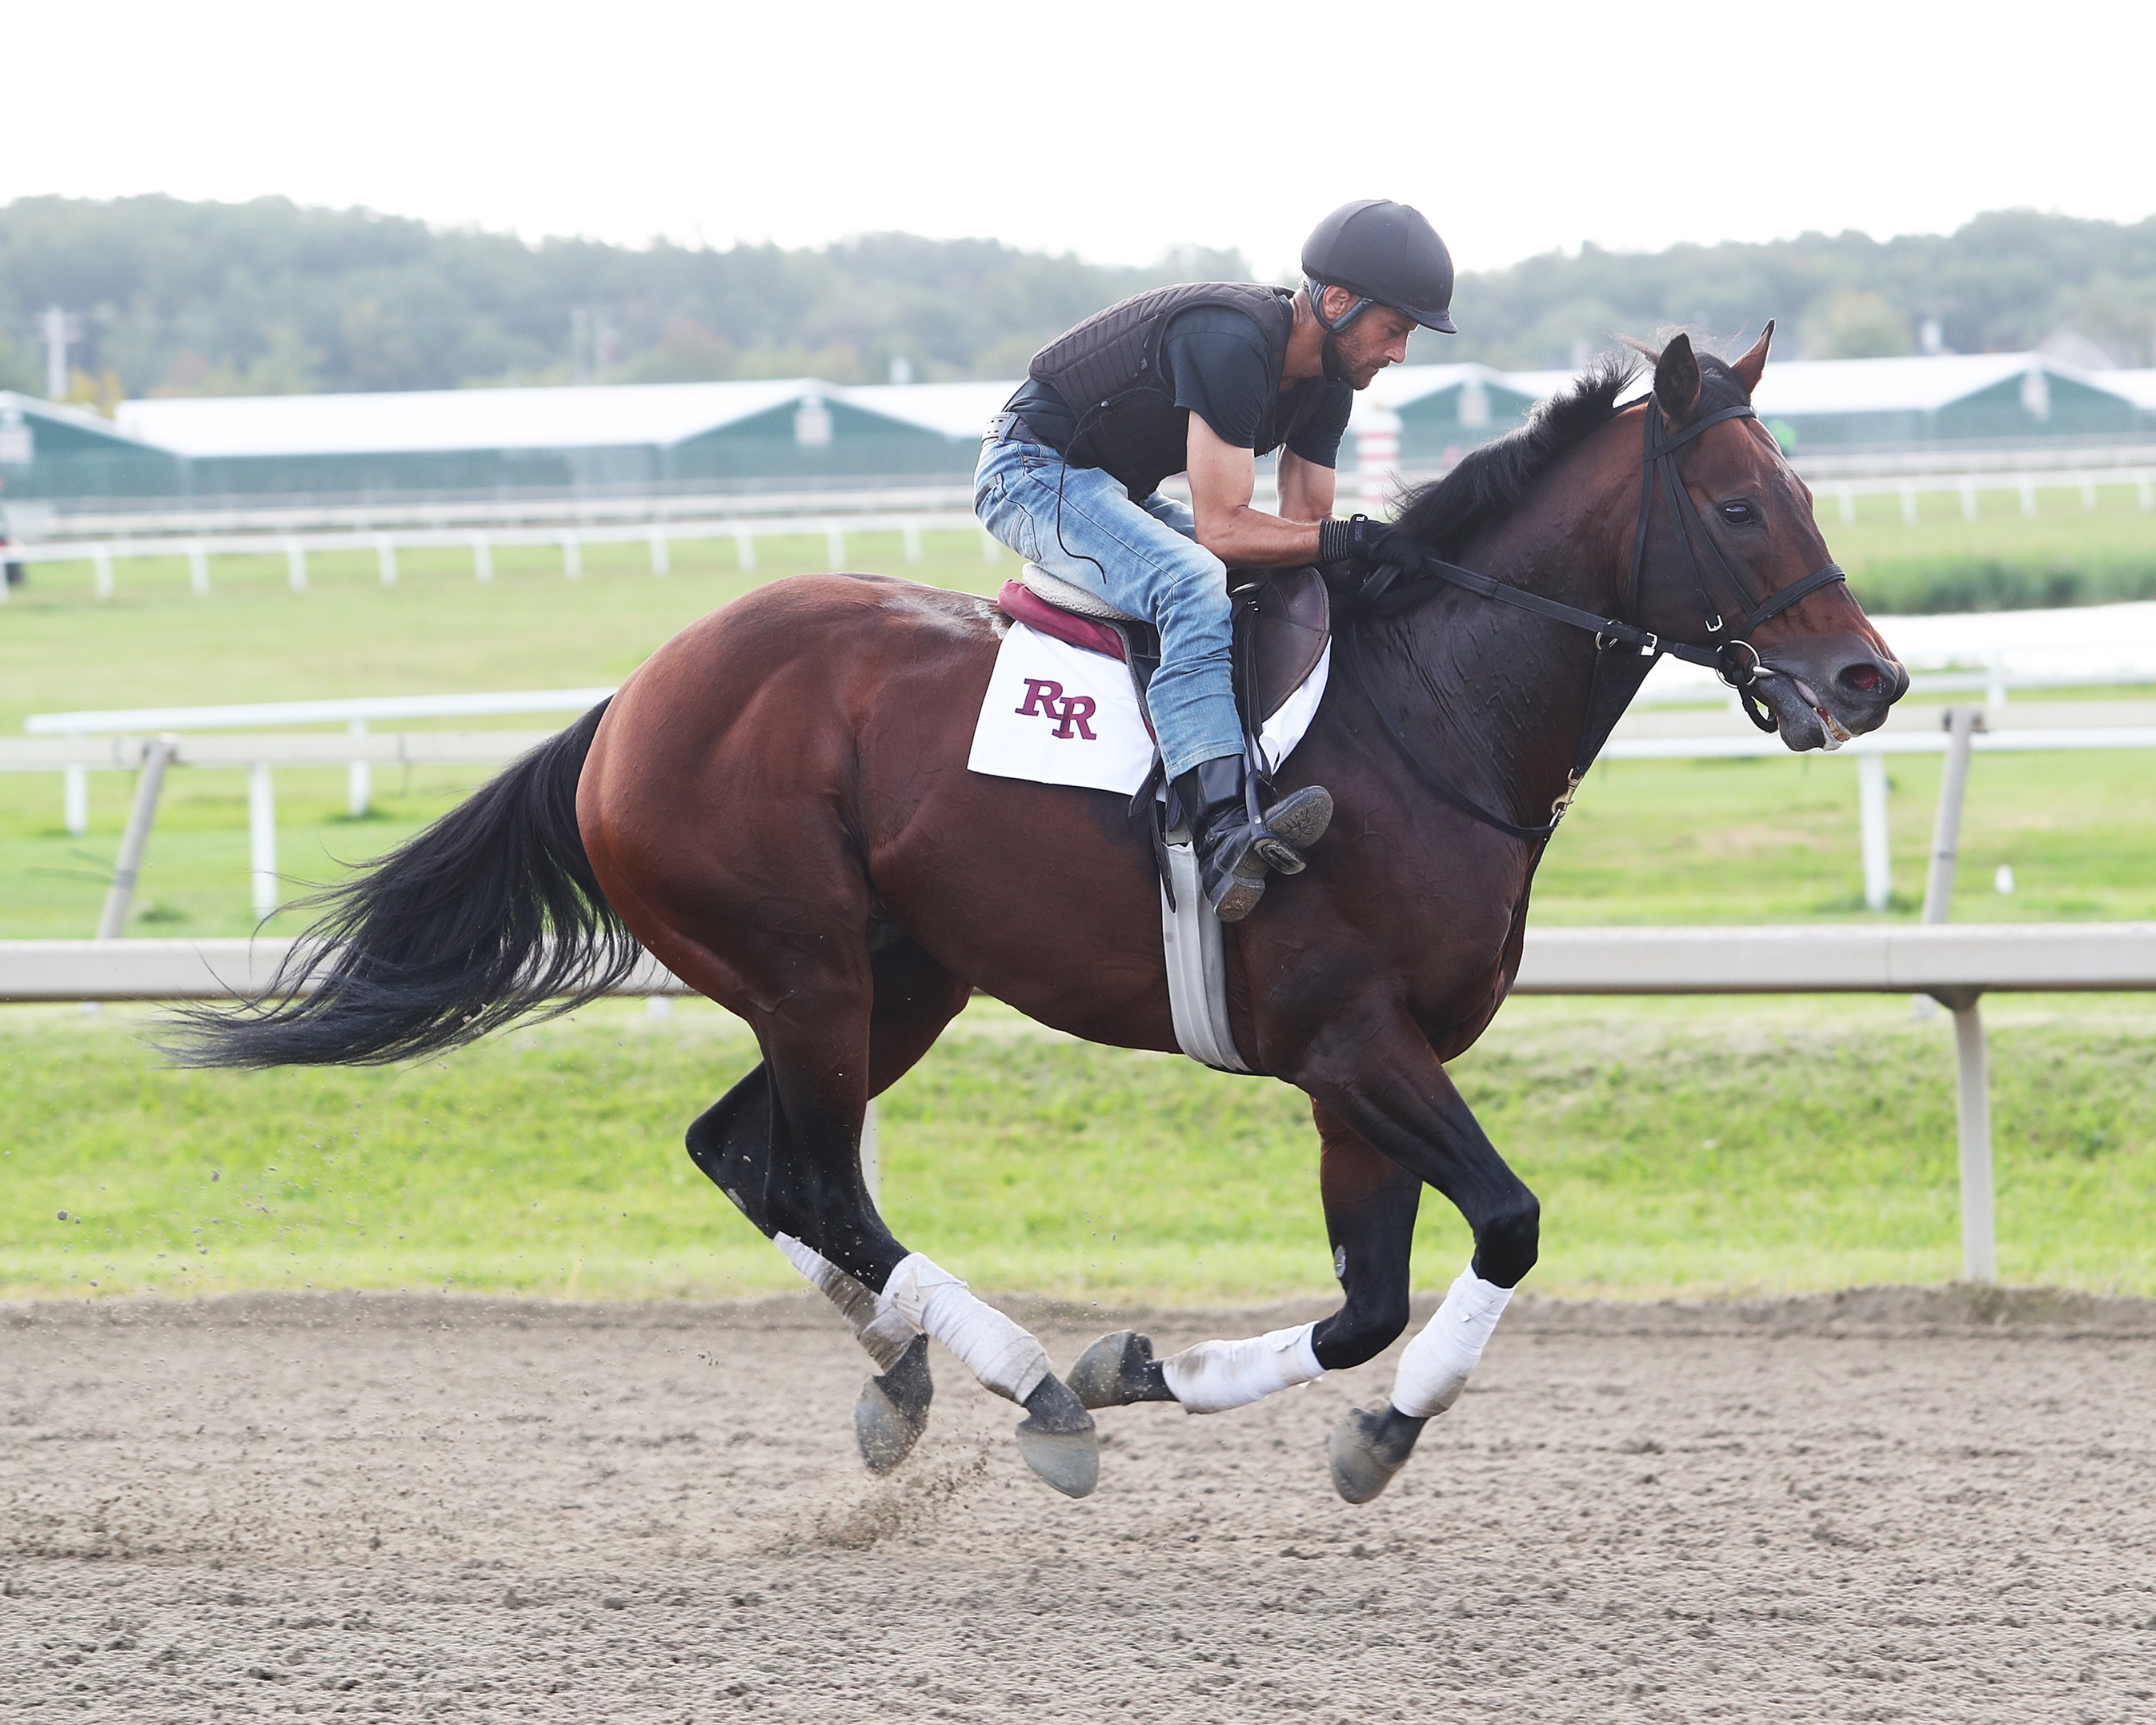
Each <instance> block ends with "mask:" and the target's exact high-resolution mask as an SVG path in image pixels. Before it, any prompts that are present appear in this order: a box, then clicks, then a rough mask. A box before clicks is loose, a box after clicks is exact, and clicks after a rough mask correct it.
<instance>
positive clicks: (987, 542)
mask: <svg viewBox="0 0 2156 1725" xmlns="http://www.w3.org/2000/svg"><path fill="white" fill-rule="evenodd" d="M1003 550H1004V548H1003V547H1002V546H1000V545H998V544H997V543H996V536H995V535H994V534H993V533H991V532H990V531H988V529H987V528H986V527H983V528H982V529H981V561H982V562H984V563H993V562H995V560H996V559H997V558H998V557H1001V556H1002V555H1003Z"/></svg>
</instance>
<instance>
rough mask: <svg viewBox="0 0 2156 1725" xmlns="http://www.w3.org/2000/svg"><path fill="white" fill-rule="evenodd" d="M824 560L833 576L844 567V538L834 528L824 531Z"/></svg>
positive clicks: (840, 532) (842, 533)
mask: <svg viewBox="0 0 2156 1725" xmlns="http://www.w3.org/2000/svg"><path fill="white" fill-rule="evenodd" d="M824 562H827V563H828V564H829V566H830V567H831V571H832V572H833V573H834V574H835V573H836V572H838V571H839V570H840V569H843V568H844V567H846V536H845V534H844V532H842V531H840V530H839V529H838V528H836V527H826V528H824Z"/></svg>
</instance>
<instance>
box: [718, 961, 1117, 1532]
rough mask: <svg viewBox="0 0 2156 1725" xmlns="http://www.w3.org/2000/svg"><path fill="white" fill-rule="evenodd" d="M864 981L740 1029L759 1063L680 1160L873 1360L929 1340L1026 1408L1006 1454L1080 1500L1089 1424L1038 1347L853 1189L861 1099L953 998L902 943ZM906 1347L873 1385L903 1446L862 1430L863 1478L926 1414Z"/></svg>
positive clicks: (805, 992)
mask: <svg viewBox="0 0 2156 1725" xmlns="http://www.w3.org/2000/svg"><path fill="white" fill-rule="evenodd" d="M864 968H870V967H864ZM873 976H874V985H873V988H847V987H844V986H837V987H834V988H829V990H821V989H817V988H814V987H801V986H797V987H796V988H793V990H792V991H791V992H789V993H787V994H786V995H784V996H783V1006H782V1007H781V1009H779V1010H777V1011H773V1012H771V1013H768V1014H752V1016H751V1019H750V1022H751V1024H752V1027H753V1028H754V1029H756V1031H757V1040H759V1042H761V1043H762V1046H763V1049H764V1051H765V1054H766V1056H767V1060H766V1064H765V1065H763V1066H760V1067H758V1068H757V1070H756V1071H755V1072H753V1073H752V1074H750V1076H748V1077H747V1078H746V1079H744V1080H743V1081H742V1082H741V1083H740V1084H739V1085H737V1086H735V1087H734V1089H733V1090H732V1091H730V1092H728V1094H727V1095H726V1097H725V1098H723V1099H722V1100H721V1101H720V1102H719V1103H718V1104H717V1106H715V1107H713V1108H712V1109H711V1111H709V1112H707V1113H706V1115H705V1116H704V1117H702V1118H701V1119H700V1120H698V1121H697V1122H696V1125H695V1126H694V1127H691V1128H690V1132H689V1153H690V1157H691V1158H693V1159H694V1160H695V1162H696V1165H697V1166H698V1167H699V1168H701V1169H702V1170H703V1171H704V1172H705V1173H706V1174H707V1175H709V1176H710V1177H711V1179H712V1180H713V1181H714V1182H715V1183H716V1184H717V1185H718V1187H719V1188H720V1189H721V1191H723V1192H725V1193H726V1195H727V1197H729V1198H730V1199H732V1200H733V1201H734V1203H735V1204H737V1206H738V1207H739V1208H740V1209H741V1210H742V1213H743V1214H745V1215H747V1217H748V1219H750V1220H751V1221H752V1222H753V1223H755V1224H756V1225H757V1227H758V1228H760V1229H762V1230H763V1232H764V1233H765V1234H766V1235H769V1236H771V1237H772V1238H773V1240H781V1243H782V1249H783V1250H787V1251H788V1256H789V1257H793V1258H794V1259H795V1261H796V1263H797V1265H798V1266H800V1267H803V1269H804V1271H806V1272H807V1273H808V1274H810V1276H811V1279H812V1280H816V1281H819V1286H825V1291H826V1292H827V1294H829V1295H830V1296H832V1297H833V1298H834V1301H837V1302H838V1303H839V1305H840V1307H841V1309H842V1310H845V1311H848V1312H849V1315H850V1317H857V1318H859V1319H860V1322H859V1324H858V1326H857V1333H859V1334H860V1335H861V1337H862V1339H863V1342H864V1345H869V1346H871V1353H872V1356H874V1355H875V1354H876V1353H878V1351H879V1350H880V1349H883V1348H887V1345H888V1343H891V1341H894V1340H896V1338H897V1337H899V1336H901V1335H906V1334H907V1333H908V1332H911V1337H920V1336H922V1335H927V1336H932V1337H935V1338H936V1339H937V1340H938V1341H940V1342H942V1343H943V1344H944V1345H945V1346H946V1347H947V1348H950V1349H951V1350H952V1352H953V1353H957V1355H958V1357H959V1358H960V1359H962V1361H963V1362H964V1363H966V1364H967V1366H968V1368H971V1369H972V1370H973V1373H974V1375H975V1376H976V1377H977V1378H979V1379H980V1380H981V1382H982V1383H983V1384H985V1385H986V1386H987V1387H988V1389H992V1390H994V1391H995V1392H996V1393H997V1394H1000V1395H1003V1396H1004V1397H1006V1398H1008V1399H1010V1400H1012V1401H1014V1402H1017V1403H1019V1404H1020V1405H1021V1406H1023V1407H1024V1409H1026V1412H1027V1414H1028V1418H1027V1419H1026V1420H1024V1422H1022V1423H1021V1424H1020V1425H1019V1450H1020V1452H1021V1453H1022V1454H1023V1455H1024V1457H1025V1460H1026V1461H1027V1463H1028V1465H1029V1466H1031V1467H1032V1468H1033V1469H1034V1471H1035V1472H1037V1473H1039V1475H1040V1476H1042V1477H1043V1478H1044V1479H1045V1480H1047V1481H1048V1482H1049V1483H1050V1485H1052V1486H1055V1488H1056V1489H1057V1490H1059V1491H1063V1492H1065V1493H1066V1494H1067V1495H1069V1496H1071V1497H1083V1496H1085V1495H1086V1493H1087V1492H1089V1491H1091V1490H1092V1489H1093V1486H1094V1484H1095V1482H1096V1480H1097V1478H1098V1475H1099V1459H1098V1452H1097V1447H1096V1438H1095V1435H1094V1432H1093V1426H1092V1420H1091V1417H1090V1416H1089V1415H1088V1414H1086V1410H1085V1409H1084V1407H1083V1406H1082V1405H1081V1404H1080V1403H1079V1401H1078V1399H1077V1398H1076V1397H1075V1396H1074V1395H1073V1394H1071V1393H1070V1391H1069V1390H1068V1389H1065V1387H1064V1385H1063V1384H1062V1383H1061V1382H1060V1380H1059V1379H1057V1378H1055V1374H1054V1373H1052V1372H1051V1371H1050V1368H1049V1364H1048V1357H1047V1354H1046V1353H1045V1350H1043V1349H1042V1348H1041V1346H1040V1344H1039V1342H1037V1341H1036V1340H1034V1337H1032V1336H1030V1335H1029V1334H1028V1333H1027V1332H1025V1331H1024V1330H1023V1329H1022V1328H1020V1327H1019V1326H1018V1325H1017V1324H1015V1323H1014V1322H1012V1321H1011V1320H1010V1319H1009V1318H1008V1317H1004V1315H1003V1314H1002V1313H1001V1312H997V1311H996V1310H995V1309H994V1308H993V1307H990V1306H988V1305H987V1304H986V1303H985V1302H984V1301H981V1300H979V1299H977V1298H976V1297H975V1296H973V1294H972V1293H971V1292H970V1291H968V1289H967V1287H966V1285H965V1284H964V1283H963V1282H962V1281H959V1280H958V1279H957V1277H956V1276H952V1275H950V1274H949V1273H948V1272H947V1271H943V1270H942V1269H941V1268H940V1267H939V1266H937V1265H936V1264H935V1263H933V1262H932V1260H929V1259H928V1258H927V1257H926V1256H924V1255H921V1254H920V1253H918V1252H908V1251H907V1250H906V1248H905V1247H904V1246H902V1245H900V1244H899V1242H898V1241H897V1240H896V1239H894V1238H893V1237H892V1235H891V1232H890V1230H888V1229H887V1228H885V1226H884V1224H883V1219H882V1218H881V1217H880V1215H878V1214H877V1213H876V1210H875V1205H874V1204H872V1203H871V1202H870V1199H869V1197H868V1194H867V1190H866V1189H865V1185H864V1184H863V1183H862V1179H861V1173H860V1129H861V1121H862V1117H863V1116H864V1114H865V1111H866V1109H867V1104H868V1098H869V1096H870V1094H871V1093H872V1089H880V1088H882V1087H883V1086H885V1085H886V1084H888V1083H890V1082H891V1081H892V1080H894V1079H896V1077H897V1076H899V1074H900V1073H901V1072H903V1071H904V1070H906V1067H907V1066H909V1065H911V1064H912V1063H913V1061H914V1060H917V1059H918V1058H919V1057H920V1055H921V1052H922V1050H925V1049H926V1048H927V1045H928V1044H929V1043H930V1042H932V1041H933V1040H934V1039H935V1034H936V1033H937V1031H940V1030H941V1029H942V1026H943V1024H945V1023H947V1022H948V1020H949V1019H950V1017H951V1015H952V1013H954V1012H955V1011H956V1010H957V1007H958V1005H960V1004H962V1003H963V999H964V994H963V992H962V988H960V986H959V985H958V984H957V983H956V981H955V979H952V978H949V977H948V976H947V974H944V973H941V972H940V970H937V968H934V967H932V964H931V962H930V961H928V960H927V959H926V957H925V956H923V955H920V954H919V953H918V952H917V951H916V950H915V949H912V948H911V947H910V945H908V944H906V943H899V944H898V945H897V946H896V947H893V948H891V949H887V950H886V952H885V953H882V954H879V955H878V957H877V960H876V961H875V963H874V964H873ZM939 978H940V981H939ZM849 1020H850V1021H851V1024H853V1025H854V1026H855V1027H856V1028H855V1030H854V1031H853V1033H852V1034H849V1032H848V1021H849ZM849 1049H851V1050H859V1052H857V1053H853V1054H849V1053H848V1052H847V1050H849ZM782 1236H784V1237H785V1238H784V1240H782V1239H781V1237H782ZM788 1241H790V1242H791V1243H792V1244H790V1245H789V1244H788V1243H787V1242H788ZM797 1252H799V1253H801V1254H803V1255H797ZM823 1266H828V1267H829V1270H830V1271H835V1272H837V1276H842V1277H844V1278H846V1279H847V1280H849V1281H850V1282H851V1283H852V1284H854V1285H855V1286H857V1287H858V1288H859V1289H860V1291H862V1292H868V1291H871V1290H880V1292H877V1293H875V1294H874V1296H873V1298H874V1302H875V1305H874V1310H873V1312H872V1313H871V1312H869V1311H868V1310H866V1309H865V1308H864V1307H862V1306H861V1304H860V1301H859V1300H858V1298H857V1297H856V1296H855V1295H854V1293H853V1292H852V1291H851V1289H850V1288H849V1287H848V1286H846V1285H845V1282H844V1281H838V1280H836V1279H835V1278H827V1277H826V1276H824V1270H823ZM827 1281H828V1284H829V1285H825V1284H826V1283H827ZM872 1337H873V1338H874V1340H873V1343H872V1340H871V1338H872ZM911 1345H912V1344H911V1340H909V1341H908V1342H907V1344H906V1348H901V1349H900V1350H899V1351H898V1353H897V1355H896V1358H891V1363H889V1364H888V1365H886V1368H885V1372H884V1373H883V1374H882V1376H881V1378H880V1379H879V1380H878V1383H879V1384H880V1385H881V1386H882V1387H883V1389H884V1390H885V1393H886V1394H889V1395H890V1396H891V1399H892V1400H893V1401H894V1402H895V1403H896V1404H897V1407H898V1409H899V1411H900V1413H901V1416H902V1418H901V1424H911V1425H913V1426H914V1428H915V1429H914V1430H913V1431H912V1433H911V1435H906V1434H905V1433H903V1432H902V1431H901V1432H891V1431H889V1430H871V1431H870V1433H869V1434H868V1437H869V1440H870V1444H872V1445H875V1447H874V1448H873V1449H871V1448H870V1444H865V1455H868V1457H869V1459H870V1463H871V1465H872V1466H875V1465H877V1463H878V1462H879V1461H881V1463H882V1465H884V1466H894V1465H896V1461H898V1460H901V1459H903V1456H904V1455H905V1453H906V1450H907V1449H910V1448H911V1441H912V1437H915V1436H917V1435H918V1423H919V1421H918V1419H917V1418H911V1417H904V1416H908V1415H916V1414H917V1415H918V1416H919V1417H921V1418H925V1415H926V1411H927V1377H926V1373H925V1370H924V1369H921V1368H924V1367H925V1358H921V1356H919V1355H916V1356H915V1357H914V1358H913V1359H912V1360H911V1363H909V1362H908V1360H907V1358H906V1352H907V1350H908V1349H910V1348H911ZM878 1363H880V1364H882V1363H885V1361H884V1359H883V1358H879V1361H878ZM894 1380H896V1381H894ZM857 1417H858V1416H857ZM856 1430H857V1431H859V1430H860V1427H859V1426H858V1425H857V1428H856ZM894 1452H895V1453H894Z"/></svg>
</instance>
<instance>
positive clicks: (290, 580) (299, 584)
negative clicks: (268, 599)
mask: <svg viewBox="0 0 2156 1725" xmlns="http://www.w3.org/2000/svg"><path fill="white" fill-rule="evenodd" d="M285 585H286V586H287V587H289V588H291V589H292V591H293V592H294V593H305V591H306V590H307V547H305V546H304V545H302V544H300V542H299V541H298V540H296V539H287V540H286V541H285Z"/></svg>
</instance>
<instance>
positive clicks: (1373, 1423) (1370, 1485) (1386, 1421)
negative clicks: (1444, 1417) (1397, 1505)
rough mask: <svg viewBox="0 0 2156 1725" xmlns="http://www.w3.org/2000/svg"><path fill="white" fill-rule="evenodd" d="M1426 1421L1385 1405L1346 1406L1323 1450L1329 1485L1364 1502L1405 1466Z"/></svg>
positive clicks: (1355, 1500) (1341, 1493) (1342, 1494)
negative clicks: (1372, 1409) (1372, 1408)
mask: <svg viewBox="0 0 2156 1725" xmlns="http://www.w3.org/2000/svg"><path fill="white" fill-rule="evenodd" d="M1429 1423H1430V1422H1429V1421H1428V1420H1417V1419H1414V1418H1413V1417H1411V1416H1410V1415H1409V1414H1402V1413H1399V1412H1398V1411H1397V1410H1395V1409H1394V1408H1392V1407H1391V1406H1389V1405H1388V1406H1386V1407H1384V1408H1382V1409H1379V1410H1378V1412H1376V1413H1374V1414H1366V1413H1364V1412H1363V1410H1362V1409H1360V1408H1350V1409H1348V1410H1347V1418H1346V1419H1345V1420H1342V1421H1341V1422H1340V1423H1339V1425H1336V1426H1334V1427H1333V1428H1332V1445H1330V1448H1329V1450H1328V1452H1327V1453H1328V1454H1329V1455H1330V1456H1331V1458H1332V1489H1333V1490H1334V1491H1337V1492H1338V1493H1339V1494H1340V1495H1341V1496H1342V1497H1344V1498H1346V1499H1347V1501H1348V1502H1350V1503H1368V1502H1369V1501H1370V1500H1371V1499H1372V1498H1373V1497H1376V1496H1377V1495H1378V1493H1379V1492H1380V1491H1383V1490H1384V1489H1385V1487H1386V1486H1389V1485H1390V1484H1392V1482H1393V1476H1394V1474H1396V1473H1398V1472H1399V1471H1400V1470H1401V1469H1402V1468H1403V1467H1404V1466H1407V1460H1408V1457H1409V1455H1413V1454H1414V1446H1415V1440H1416V1439H1417V1438H1419V1437H1420V1436H1421V1435H1422V1429H1423V1427H1424V1426H1425V1425H1428V1424H1429Z"/></svg>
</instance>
